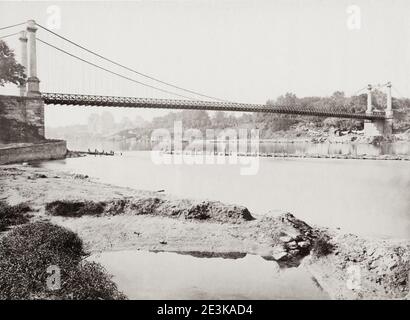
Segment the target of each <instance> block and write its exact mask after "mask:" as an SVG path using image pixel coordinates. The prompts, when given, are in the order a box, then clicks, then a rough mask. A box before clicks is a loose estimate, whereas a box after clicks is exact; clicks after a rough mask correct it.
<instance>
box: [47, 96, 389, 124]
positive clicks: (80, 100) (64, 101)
mask: <svg viewBox="0 0 410 320" xmlns="http://www.w3.org/2000/svg"><path fill="white" fill-rule="evenodd" d="M41 97H42V99H43V101H44V103H45V104H47V105H67V106H98V107H121V108H152V109H172V110H210V111H239V112H262V113H277V114H292V115H302V116H318V117H334V118H347V119H362V120H364V119H367V120H385V119H386V117H385V114H384V112H379V113H373V114H371V115H369V114H365V113H347V112H340V111H332V110H320V109H315V108H309V107H297V106H283V105H271V106H270V105H263V104H248V103H236V102H213V101H198V100H174V99H154V98H134V97H116V96H99V95H84V94H67V93H41Z"/></svg>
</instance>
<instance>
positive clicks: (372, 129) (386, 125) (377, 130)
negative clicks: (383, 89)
mask: <svg viewBox="0 0 410 320" xmlns="http://www.w3.org/2000/svg"><path fill="white" fill-rule="evenodd" d="M391 87H392V85H391V83H390V82H388V83H387V103H386V104H387V105H386V110H385V117H386V118H385V119H383V120H365V121H364V135H365V136H368V137H374V136H389V135H391V134H392V133H393V109H392V97H391ZM374 112H375V111H374V110H373V104H372V86H371V85H370V84H369V85H368V87H367V109H366V114H368V115H372V114H374Z"/></svg>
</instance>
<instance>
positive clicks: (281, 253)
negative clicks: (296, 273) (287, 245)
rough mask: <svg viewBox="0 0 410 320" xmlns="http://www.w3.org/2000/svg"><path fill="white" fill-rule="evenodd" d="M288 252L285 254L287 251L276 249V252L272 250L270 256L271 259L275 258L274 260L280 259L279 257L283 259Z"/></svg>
mask: <svg viewBox="0 0 410 320" xmlns="http://www.w3.org/2000/svg"><path fill="white" fill-rule="evenodd" d="M287 255H288V254H287V252H286V251H280V252H279V251H278V252H274V253H273V254H272V257H273V259H275V260H281V259H283V258H284V257H286V256H287Z"/></svg>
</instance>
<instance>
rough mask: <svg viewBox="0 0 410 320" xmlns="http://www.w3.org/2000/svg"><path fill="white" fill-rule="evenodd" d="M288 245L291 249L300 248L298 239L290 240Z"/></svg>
mask: <svg viewBox="0 0 410 320" xmlns="http://www.w3.org/2000/svg"><path fill="white" fill-rule="evenodd" d="M286 247H287V248H288V249H290V250H295V249H297V248H298V244H297V243H296V241H292V242H288V243H287V245H286Z"/></svg>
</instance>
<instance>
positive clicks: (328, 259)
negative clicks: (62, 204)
mask: <svg viewBox="0 0 410 320" xmlns="http://www.w3.org/2000/svg"><path fill="white" fill-rule="evenodd" d="M0 200H5V201H7V202H8V203H9V204H11V205H15V204H19V203H22V202H24V203H27V204H29V205H30V207H31V208H33V218H32V220H33V221H35V220H47V221H50V222H52V223H55V224H58V225H61V226H65V227H67V228H69V229H71V230H73V231H75V232H76V233H78V235H79V236H80V237H81V238H82V239H83V241H84V244H85V246H86V248H87V250H88V251H89V252H91V253H93V252H99V251H110V250H124V249H132V250H134V249H135V250H161V251H178V252H192V253H196V254H202V255H210V256H212V255H221V256H226V257H240V256H243V255H244V254H246V253H252V254H257V255H260V256H262V257H264V258H265V259H268V260H276V261H277V262H279V264H281V265H282V266H283V267H291V266H293V267H294V266H297V265H298V264H300V263H302V264H303V265H304V266H306V267H307V268H308V269H309V270H310V272H311V273H312V275H313V276H314V277H315V278H316V279H317V281H318V282H319V284H320V285H321V286H322V288H324V290H325V291H326V292H327V293H328V294H329V296H330V297H332V298H335V299H382V298H389V299H403V298H405V297H406V296H407V297H408V292H409V273H410V241H409V240H388V241H387V240H374V239H363V238H359V237H357V236H355V235H350V234H348V235H346V234H340V233H337V232H335V231H332V230H327V229H324V228H319V227H315V226H309V225H307V224H305V223H304V222H303V221H300V220H298V219H297V218H296V217H294V216H293V215H291V214H289V213H285V212H282V213H281V212H271V213H268V214H267V215H266V216H264V217H263V218H259V219H255V218H254V217H253V216H252V213H250V212H249V211H248V210H247V209H246V208H245V207H242V206H237V205H234V204H224V203H220V202H217V201H197V200H190V199H180V198H175V197H171V196H169V195H165V194H163V193H160V192H158V193H157V192H147V191H139V190H134V189H130V188H123V187H118V186H112V185H107V184H101V183H99V182H97V181H95V180H93V179H90V178H88V177H85V176H81V175H70V174H67V173H61V172H54V171H49V170H45V169H39V168H34V167H31V166H22V165H9V166H2V167H0ZM61 200H64V201H75V202H76V203H77V204H78V205H81V204H82V203H86V204H93V205H95V206H97V207H98V208H100V209H101V210H102V211H101V212H98V214H92V213H88V214H79V215H78V216H77V217H62V216H58V215H52V214H50V210H49V209H48V210H46V205H47V204H53V203H54V202H56V201H57V202H58V201H61ZM57 211H58V210H57ZM318 239H322V240H321V241H322V243H321V242H320V241H318ZM323 239H326V241H325V242H324V243H323V241H324V240H323ZM321 246H325V247H326V248H325V249H328V250H324V251H327V252H324V251H323V250H321ZM322 249H323V248H322ZM358 275H359V276H358Z"/></svg>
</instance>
